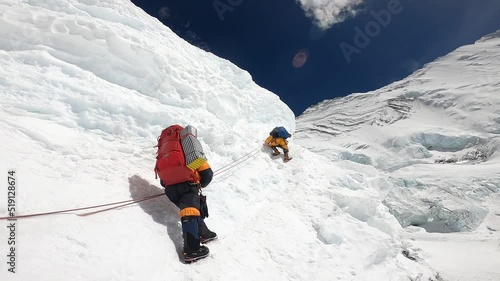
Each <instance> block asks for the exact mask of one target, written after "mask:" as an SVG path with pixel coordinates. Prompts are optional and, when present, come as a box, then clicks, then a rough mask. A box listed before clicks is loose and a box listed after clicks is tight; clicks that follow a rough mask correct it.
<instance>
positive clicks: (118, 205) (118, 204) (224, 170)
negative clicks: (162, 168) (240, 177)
mask: <svg viewBox="0 0 500 281" xmlns="http://www.w3.org/2000/svg"><path fill="white" fill-rule="evenodd" d="M259 150H260V148H257V149H254V150H252V151H251V152H249V153H247V154H245V155H243V156H242V157H240V158H238V159H236V160H235V161H233V162H231V163H229V164H227V165H225V166H223V167H222V168H220V169H218V170H216V171H215V172H214V177H216V176H219V178H218V179H216V182H217V181H222V180H224V179H226V178H227V177H228V176H227V175H228V173H229V171H231V170H234V169H235V168H236V167H237V166H238V165H240V164H242V163H245V162H247V161H248V160H249V159H252V158H253V157H255V156H256V155H257V154H258V152H259ZM224 175H226V176H224ZM229 175H231V174H230V173H229ZM220 177H222V178H220ZM162 195H164V193H160V194H156V195H151V196H146V197H144V198H140V199H130V200H124V201H120V202H114V203H108V204H102V205H95V206H89V207H82V208H75V209H67V210H60V211H53V212H45V213H36V214H29V215H20V216H8V217H0V220H9V219H23V218H31V217H39V216H48V215H55V214H62V213H69V212H75V211H83V210H90V209H97V208H101V207H107V206H113V205H116V206H113V207H109V208H106V209H101V210H97V211H92V212H88V213H83V214H77V215H78V216H82V217H84V216H90V215H93V214H97V213H101V212H106V211H110V210H114V209H118V208H121V207H125V206H129V205H132V204H136V203H140V202H144V201H147V200H151V199H153V198H156V197H160V196H162Z"/></svg>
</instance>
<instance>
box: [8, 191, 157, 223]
mask: <svg viewBox="0 0 500 281" xmlns="http://www.w3.org/2000/svg"><path fill="white" fill-rule="evenodd" d="M160 195H163V193H161V194H157V195H151V196H147V197H144V198H142V199H131V200H125V201H120V202H114V203H108V204H102V205H96V206H89V207H83V208H76V209H68V210H61V211H54V212H46V213H37V214H30V215H21V216H9V217H0V220H7V219H22V218H30V217H39V216H47V215H54V214H62V213H69V212H75V211H82V210H89V209H96V208H101V207H106V206H112V205H117V204H121V205H118V206H114V207H112V208H108V209H106V210H111V209H116V208H119V207H123V206H125V205H129V204H135V203H138V202H142V201H146V200H149V199H153V198H156V197H159V196H160ZM102 211H104V210H102Z"/></svg>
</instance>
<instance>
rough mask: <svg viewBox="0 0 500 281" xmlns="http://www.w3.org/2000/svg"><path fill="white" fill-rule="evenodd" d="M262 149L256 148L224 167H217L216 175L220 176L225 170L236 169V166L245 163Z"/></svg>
mask: <svg viewBox="0 0 500 281" xmlns="http://www.w3.org/2000/svg"><path fill="white" fill-rule="evenodd" d="M259 150H260V148H256V149H254V150H252V151H250V152H249V153H247V154H245V155H243V156H241V157H240V158H238V159H236V160H235V161H233V162H231V163H229V164H227V165H225V166H224V167H222V168H220V169H217V170H216V171H215V172H214V176H218V175H220V174H222V173H224V172H227V171H229V170H231V169H234V168H235V167H236V166H238V165H240V164H241V163H244V162H246V161H247V160H248V159H250V158H252V157H254V156H255V155H257V152H258V151H259Z"/></svg>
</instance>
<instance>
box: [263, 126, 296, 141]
mask: <svg viewBox="0 0 500 281" xmlns="http://www.w3.org/2000/svg"><path fill="white" fill-rule="evenodd" d="M269 134H270V135H271V136H273V138H284V139H287V138H289V137H291V136H292V135H291V134H290V133H289V132H288V131H287V130H286V129H285V128H284V127H276V128H274V129H273V130H272V131H271V132H270V133H269Z"/></svg>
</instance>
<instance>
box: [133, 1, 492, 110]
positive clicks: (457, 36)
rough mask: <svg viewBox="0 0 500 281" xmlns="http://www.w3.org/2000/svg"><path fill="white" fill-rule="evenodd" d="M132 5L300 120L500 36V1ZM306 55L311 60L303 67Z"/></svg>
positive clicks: (137, 3)
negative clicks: (299, 58) (299, 61)
mask: <svg viewBox="0 0 500 281" xmlns="http://www.w3.org/2000/svg"><path fill="white" fill-rule="evenodd" d="M299 1H301V3H299ZM132 2H133V3H134V4H136V5H137V6H139V7H141V8H142V9H144V10H145V11H146V12H147V13H149V14H150V15H152V16H155V17H157V18H158V19H160V20H161V21H162V22H163V23H164V24H165V25H166V26H168V27H170V28H171V29H172V30H173V31H175V32H176V33H177V34H178V35H179V36H180V37H182V38H184V39H186V40H187V41H189V42H191V43H193V44H195V45H197V46H199V47H201V48H204V49H206V50H208V51H210V52H212V53H214V54H216V55H217V56H219V57H223V58H226V59H228V60H230V61H232V62H233V63H235V64H236V65H238V66H239V67H240V68H242V69H245V70H247V71H248V72H249V73H250V74H251V75H252V77H253V79H254V81H255V82H257V84H259V85H260V86H262V87H264V88H266V89H269V90H270V91H272V92H274V93H276V94H277V95H279V96H280V98H281V99H282V100H283V101H284V102H285V103H287V104H288V105H289V106H290V108H291V109H292V110H293V111H294V112H295V114H296V115H297V116H298V115H300V114H301V113H302V112H303V111H304V110H305V109H306V108H307V107H309V106H311V105H314V104H316V103H318V102H321V101H323V100H325V99H332V98H335V97H340V96H346V95H349V94H351V93H358V92H367V91H370V90H375V89H378V88H380V87H383V86H385V85H387V84H389V83H391V82H393V81H396V80H400V79H402V78H404V77H406V76H408V75H409V74H411V73H412V72H413V71H414V70H416V69H418V68H420V67H421V66H422V65H423V64H425V63H428V62H431V61H433V60H434V59H436V58H438V57H440V56H443V55H445V54H447V53H449V52H451V51H453V50H454V49H456V48H458V47H460V46H462V45H465V44H470V43H473V42H474V41H476V40H477V39H479V38H480V37H482V36H483V35H486V34H488V33H491V32H494V31H496V30H498V29H500V1H498V0H474V1H470V0H418V1H417V0H413V1H412V0H365V1H363V0H351V1H339V0H318V1H311V0H296V1H292V0H272V1H269V0H208V1H200V0H160V1H146V0H132ZM343 2H349V3H356V4H357V5H353V6H352V7H345V6H343V5H342V3H343ZM308 3H316V5H318V3H319V4H323V5H322V6H319V7H318V6H311V5H312V4H308ZM339 3H340V4H339ZM314 15H316V16H314ZM333 23H335V24H333ZM318 26H322V28H319V27H318ZM299 52H303V53H304V54H307V60H306V62H305V63H304V64H303V65H302V66H301V67H294V65H293V63H292V62H293V59H294V57H295V55H296V54H297V53H299ZM296 66H298V65H296Z"/></svg>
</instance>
